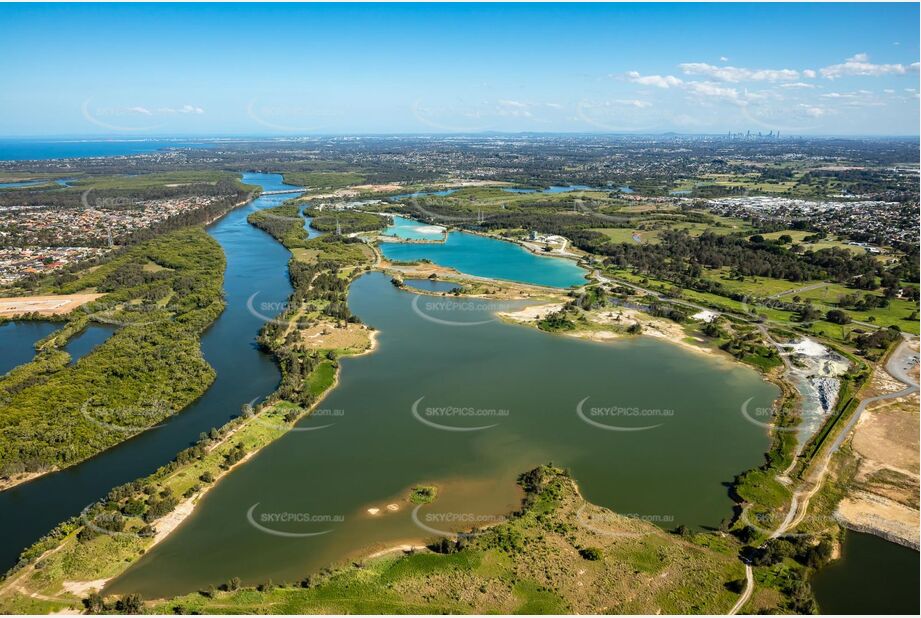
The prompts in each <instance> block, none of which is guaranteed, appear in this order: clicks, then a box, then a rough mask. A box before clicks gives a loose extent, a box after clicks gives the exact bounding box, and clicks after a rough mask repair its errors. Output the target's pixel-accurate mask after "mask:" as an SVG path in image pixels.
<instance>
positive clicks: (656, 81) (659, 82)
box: [627, 71, 683, 88]
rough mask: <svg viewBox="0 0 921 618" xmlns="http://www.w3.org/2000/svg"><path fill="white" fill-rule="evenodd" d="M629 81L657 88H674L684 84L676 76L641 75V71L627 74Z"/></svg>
mask: <svg viewBox="0 0 921 618" xmlns="http://www.w3.org/2000/svg"><path fill="white" fill-rule="evenodd" d="M627 79H629V80H630V81H631V82H633V83H634V84H640V85H641V86H655V87H656V88H672V87H675V86H680V85H681V84H682V83H683V82H682V81H681V80H680V79H679V78H677V77H675V76H674V75H640V73H639V71H630V72H629V73H627Z"/></svg>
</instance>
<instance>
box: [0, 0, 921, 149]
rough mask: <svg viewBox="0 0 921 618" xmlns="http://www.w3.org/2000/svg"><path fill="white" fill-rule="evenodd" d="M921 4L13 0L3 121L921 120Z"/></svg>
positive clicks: (308, 124)
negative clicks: (99, 0)
mask: <svg viewBox="0 0 921 618" xmlns="http://www.w3.org/2000/svg"><path fill="white" fill-rule="evenodd" d="M918 20H919V7H918V5H917V4H783V3H776V4H774V3H772V4H710V5H693V4H643V5H639V4H608V5H599V4H583V5H572V4H567V5H563V4H501V5H500V4H494V5H446V4H402V5H393V4H390V5H385V4H378V5H365V4H361V5H359V4H338V5H333V4H325V5H292V4H279V5H265V4H261V5H249V4H226V5H215V4H207V5H204V4H201V5H193V4H186V5H162V4H161V5H137V4H134V5H113V4H101V5H92V4H89V5H87V4H80V5H60V4H36V5H9V4H4V5H0V59H2V60H0V65H2V68H3V72H2V74H3V79H4V82H5V84H4V87H3V88H2V89H0V136H7V137H12V136H44V135H47V136H64V135H84V136H85V135H109V136H119V137H128V136H130V137H143V136H159V135H196V134H197V135H219V134H220V135H271V134H277V135H296V134H309V133H405V132H411V133H417V132H427V133H432V132H434V133H440V132H479V131H574V132H611V131H614V132H626V131H640V132H662V131H676V132H683V133H714V132H716V133H720V132H725V131H729V130H732V131H745V130H752V131H763V132H767V131H769V130H780V131H781V132H782V133H785V134H875V135H884V134H885V135H893V134H898V135H917V134H918V133H919V120H918V115H919V100H918V88H919V74H918V57H919V40H918Z"/></svg>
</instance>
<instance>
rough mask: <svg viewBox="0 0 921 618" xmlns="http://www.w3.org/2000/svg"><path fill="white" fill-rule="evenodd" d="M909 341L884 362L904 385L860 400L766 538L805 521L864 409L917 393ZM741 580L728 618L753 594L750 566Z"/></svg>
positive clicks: (887, 368) (890, 373)
mask: <svg viewBox="0 0 921 618" xmlns="http://www.w3.org/2000/svg"><path fill="white" fill-rule="evenodd" d="M908 342H909V339H907V338H906V339H903V340H902V342H901V343H900V344H899V346H898V347H897V348H896V349H895V351H894V352H893V353H892V354H891V355H890V356H889V360H888V361H887V362H886V367H885V368H886V372H887V373H888V374H889V375H891V376H892V377H893V378H895V379H896V380H898V381H899V382H901V383H902V384H904V385H905V388H903V389H902V390H900V391H897V392H895V393H886V394H884V395H877V396H875V397H867V398H866V399H864V400H862V401H861V402H860V404H859V405H858V406H857V409H856V410H854V414H852V415H851V418H850V420H849V421H848V423H847V425H846V426H845V427H844V429H843V430H841V431H840V432H839V433H838V435H837V437H836V438H835V440H834V442H832V444H831V447H830V448H829V449H828V450H827V451H826V452H825V454H824V455H822V459H821V463H820V465H819V466H818V467H817V468H815V469H814V472H813V473H812V474H811V475H810V478H808V479H806V480H804V482H803V484H804V485H808V488H804V489H800V490H799V491H797V492H795V493H794V494H793V497H792V499H791V500H790V508H789V510H788V511H787V516H786V517H784V520H783V521H782V522H781V523H780V525H779V526H777V528H776V529H775V530H774V532H772V533H771V535H770V538H771V539H776V538H778V537H779V536H781V535H783V534H784V533H785V532H786V531H787V530H790V529H791V528H795V527H796V526H798V525H799V524H800V523H801V522H802V521H803V518H805V517H806V512H807V511H808V510H809V501H810V500H811V499H812V497H813V496H814V495H815V494H816V492H817V491H819V488H820V487H822V480H823V479H824V478H825V474H826V473H827V472H828V464H829V463H830V462H831V458H832V455H834V454H835V452H836V451H837V450H838V449H839V448H841V445H842V444H843V443H844V441H845V440H846V439H847V436H848V435H849V434H850V433H851V430H852V429H853V428H854V426H855V425H857V421H858V420H859V419H860V415H861V414H863V412H864V410H866V409H867V406H869V405H870V404H873V403H876V402H878V401H883V400H885V399H900V398H902V397H906V396H908V395H911V394H912V393H914V392H916V391H918V384H917V383H915V382H914V380H912V378H911V376H909V375H908V372H907V371H906V370H905V364H906V361H907V358H908V357H909V356H911V354H912V351H911V349H910V348H909V347H908ZM745 579H746V586H745V590H743V591H742V596H740V597H739V600H738V601H737V602H736V604H735V605H734V606H733V607H732V609H731V610H729V615H730V616H734V615H735V614H737V613H738V612H739V610H741V609H742V607H743V606H744V605H745V603H747V602H748V600H749V599H750V598H751V595H752V593H753V592H754V590H755V581H754V577H753V574H752V568H751V565H748V564H746V565H745Z"/></svg>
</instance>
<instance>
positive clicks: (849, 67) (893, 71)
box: [819, 53, 918, 79]
mask: <svg viewBox="0 0 921 618" xmlns="http://www.w3.org/2000/svg"><path fill="white" fill-rule="evenodd" d="M917 70H918V63H917V62H915V63H914V64H910V65H908V66H906V65H904V64H873V63H872V62H870V56H868V55H867V54H863V53H861V54H854V55H853V56H851V57H850V58H848V59H847V60H845V61H844V62H843V63H841V64H833V65H831V66H827V67H825V68H824V69H819V72H820V73H821V74H822V77H824V78H826V79H836V78H838V77H845V76H860V77H879V76H881V75H904V74H906V73H908V72H910V71H917Z"/></svg>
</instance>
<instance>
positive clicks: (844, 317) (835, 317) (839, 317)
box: [825, 309, 851, 324]
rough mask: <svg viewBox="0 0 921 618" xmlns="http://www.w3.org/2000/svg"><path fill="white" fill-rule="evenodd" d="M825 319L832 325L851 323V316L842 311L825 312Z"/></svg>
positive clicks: (830, 310)
mask: <svg viewBox="0 0 921 618" xmlns="http://www.w3.org/2000/svg"><path fill="white" fill-rule="evenodd" d="M825 319H826V320H827V321H829V322H831V323H832V324H848V323H850V321H851V316H849V315H848V314H847V313H846V312H845V311H842V310H841V309H829V310H828V311H827V312H825Z"/></svg>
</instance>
